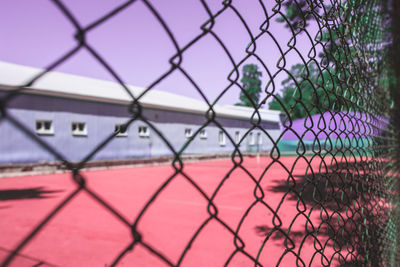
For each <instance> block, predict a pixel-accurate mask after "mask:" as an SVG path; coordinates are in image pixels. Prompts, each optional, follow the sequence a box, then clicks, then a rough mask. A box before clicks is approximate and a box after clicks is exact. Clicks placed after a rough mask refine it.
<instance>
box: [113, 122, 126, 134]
mask: <svg viewBox="0 0 400 267" xmlns="http://www.w3.org/2000/svg"><path fill="white" fill-rule="evenodd" d="M114 131H115V133H117V136H128V132H127V128H126V125H125V124H115V129H114Z"/></svg>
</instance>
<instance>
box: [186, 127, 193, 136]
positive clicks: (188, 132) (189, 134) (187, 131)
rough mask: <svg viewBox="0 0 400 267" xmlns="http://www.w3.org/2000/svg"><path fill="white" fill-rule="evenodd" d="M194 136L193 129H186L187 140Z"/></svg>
mask: <svg viewBox="0 0 400 267" xmlns="http://www.w3.org/2000/svg"><path fill="white" fill-rule="evenodd" d="M192 135H193V132H192V129H191V128H186V129H185V137H186V138H190V137H192Z"/></svg>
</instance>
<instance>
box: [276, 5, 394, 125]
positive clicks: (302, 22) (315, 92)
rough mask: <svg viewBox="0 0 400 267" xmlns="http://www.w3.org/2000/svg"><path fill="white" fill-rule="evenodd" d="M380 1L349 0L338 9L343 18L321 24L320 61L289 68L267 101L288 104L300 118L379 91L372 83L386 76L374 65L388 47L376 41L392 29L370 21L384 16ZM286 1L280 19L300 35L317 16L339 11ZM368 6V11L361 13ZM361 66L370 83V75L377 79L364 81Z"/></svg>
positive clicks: (357, 101) (347, 105)
mask: <svg viewBox="0 0 400 267" xmlns="http://www.w3.org/2000/svg"><path fill="white" fill-rule="evenodd" d="M378 2H379V1H378ZM378 2H375V4H374V2H369V3H372V4H370V5H369V6H368V5H365V2H362V1H359V0H349V1H346V2H345V3H344V4H343V8H342V9H341V10H340V14H336V16H337V15H340V17H342V18H344V19H343V20H342V21H340V22H339V23H336V24H331V25H329V27H321V25H319V27H320V30H319V32H318V33H317V36H316V39H315V40H317V41H318V42H319V43H321V44H323V49H322V51H320V53H319V55H318V56H319V59H320V63H319V64H318V65H317V63H316V61H315V60H316V59H311V60H310V61H308V62H304V63H302V64H297V65H295V66H293V67H292V68H291V69H290V71H287V72H288V77H287V79H285V80H284V81H283V82H282V85H283V91H282V96H280V95H276V98H275V99H274V100H273V101H272V102H270V104H269V107H270V109H274V110H281V111H284V110H285V109H286V111H287V112H289V114H288V115H289V116H290V117H291V118H292V119H297V118H302V117H306V116H307V115H313V114H316V113H320V112H321V113H323V112H325V111H328V110H352V109H353V108H355V107H356V106H360V105H361V106H362V105H363V103H361V102H360V101H361V100H362V99H364V98H365V95H366V94H375V91H376V90H373V89H372V88H375V89H376V88H377V87H379V85H378V84H379V83H380V81H379V79H381V80H382V75H381V73H377V72H376V70H377V69H378V68H377V67H376V64H381V63H382V62H383V60H382V57H383V55H384V51H382V52H380V51H377V50H376V49H374V45H375V44H376V43H384V40H385V38H387V36H386V33H387V31H388V30H382V29H380V28H377V26H369V25H374V22H375V23H376V21H374V20H376V18H381V17H382V18H383V17H384V10H383V9H382V8H381V3H378ZM283 5H284V7H285V14H284V16H282V17H280V18H279V19H277V21H278V22H281V23H285V26H286V27H287V28H290V29H291V30H292V31H293V32H294V33H296V34H301V33H302V32H303V31H304V30H305V29H306V27H307V25H308V24H309V23H310V22H311V21H312V20H314V19H316V18H318V17H319V16H324V17H326V18H327V19H328V18H330V17H332V18H334V15H335V14H334V13H335V12H333V11H332V10H333V9H332V6H330V5H325V4H324V5H320V6H314V4H313V2H312V1H306V0H296V1H295V0H288V1H285V3H284V4H283ZM367 10H368V12H365V13H367V14H368V15H362V14H363V13H364V12H363V11H367ZM337 21H338V20H337ZM376 24H377V25H379V23H376ZM355 43H356V45H353V44H355ZM371 53H373V54H371ZM366 58H374V60H372V61H371V60H369V61H368V60H366ZM360 70H362V73H363V75H366V76H368V77H369V79H368V82H371V81H374V79H371V77H377V79H376V80H375V81H376V84H363V82H364V81H363V79H361V80H360V77H359V75H358V73H357V71H360ZM378 76H379V77H378ZM371 98H372V97H371V96H369V99H371Z"/></svg>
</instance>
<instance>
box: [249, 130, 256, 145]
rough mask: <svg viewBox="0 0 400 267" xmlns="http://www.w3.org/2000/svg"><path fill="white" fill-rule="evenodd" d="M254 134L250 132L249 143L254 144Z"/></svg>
mask: <svg viewBox="0 0 400 267" xmlns="http://www.w3.org/2000/svg"><path fill="white" fill-rule="evenodd" d="M254 141H255V140H254V134H253V133H250V134H249V145H251V146H253V145H254Z"/></svg>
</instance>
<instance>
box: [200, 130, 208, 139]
mask: <svg viewBox="0 0 400 267" xmlns="http://www.w3.org/2000/svg"><path fill="white" fill-rule="evenodd" d="M200 138H201V139H207V131H206V129H202V130H201V131H200Z"/></svg>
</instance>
